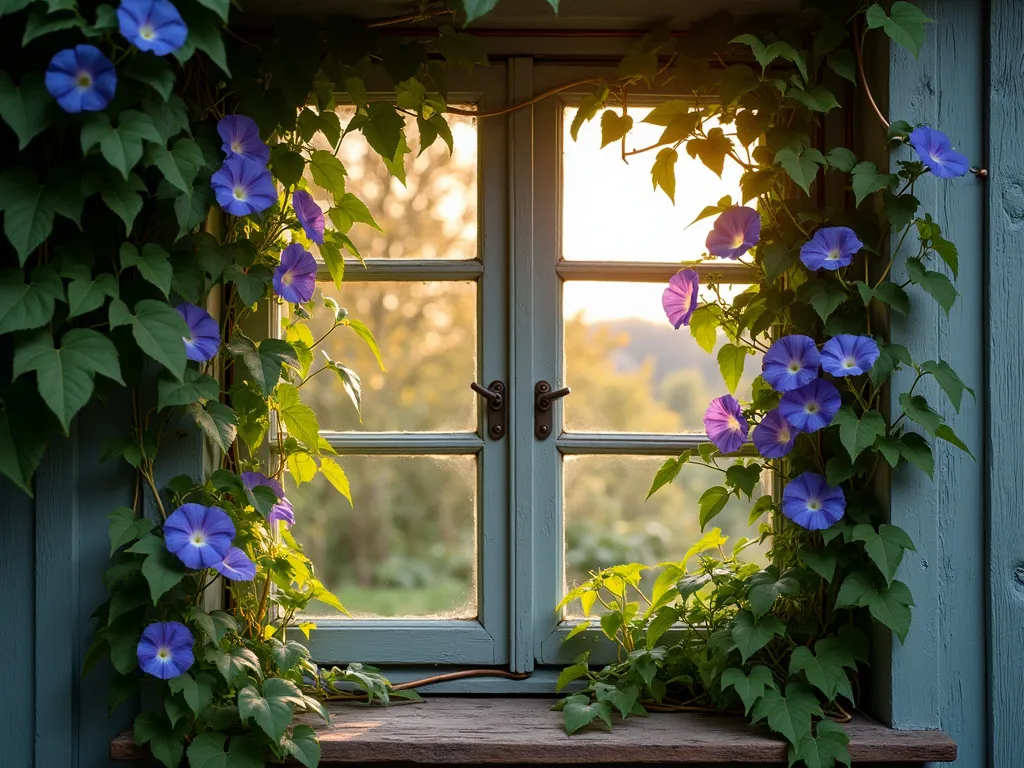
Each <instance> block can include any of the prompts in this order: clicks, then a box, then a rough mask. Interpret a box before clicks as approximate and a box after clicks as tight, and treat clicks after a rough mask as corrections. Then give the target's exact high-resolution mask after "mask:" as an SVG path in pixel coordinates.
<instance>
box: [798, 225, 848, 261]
mask: <svg viewBox="0 0 1024 768" xmlns="http://www.w3.org/2000/svg"><path fill="white" fill-rule="evenodd" d="M863 247H864V243H862V242H861V241H860V238H859V237H857V233H856V232H854V231H853V230H852V229H850V228H849V227H823V228H822V229H819V230H818V231H817V232H815V233H814V237H812V238H811V239H810V240H809V241H807V242H806V243H804V245H803V247H802V248H800V261H802V262H803V263H804V266H806V267H807V268H808V269H811V270H815V269H828V270H832V271H835V270H837V269H840V268H841V267H845V266H848V265H849V263H850V262H851V261H853V257H854V255H855V254H856V253H857V252H858V251H860V249H861V248H863Z"/></svg>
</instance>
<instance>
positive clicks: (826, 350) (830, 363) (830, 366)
mask: <svg viewBox="0 0 1024 768" xmlns="http://www.w3.org/2000/svg"><path fill="white" fill-rule="evenodd" d="M878 354H879V352H878V345H877V344H875V340H874V339H872V338H871V337H870V336H854V335H852V334H849V333H841V334H839V335H838V336H833V337H832V338H831V339H829V340H828V341H826V342H825V346H824V347H822V348H821V367H822V368H824V369H825V370H826V371H828V372H829V373H831V374H832V375H833V376H860V375H861V374H862V373H867V372H868V371H870V370H871V366H873V365H874V364H875V361H876V360H877V359H878Z"/></svg>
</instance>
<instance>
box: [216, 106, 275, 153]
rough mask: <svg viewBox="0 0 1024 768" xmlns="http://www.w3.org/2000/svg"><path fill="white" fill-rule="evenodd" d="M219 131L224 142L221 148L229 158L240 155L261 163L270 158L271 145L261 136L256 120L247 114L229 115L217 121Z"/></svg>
mask: <svg viewBox="0 0 1024 768" xmlns="http://www.w3.org/2000/svg"><path fill="white" fill-rule="evenodd" d="M217 133H219V134H220V138H221V140H222V141H223V142H224V143H223V144H222V145H221V149H223V150H224V154H226V155H227V156H228V157H229V158H230V157H232V156H234V155H240V156H242V157H244V158H245V159H246V160H252V161H253V162H256V163H259V164H260V165H266V164H267V161H268V160H270V147H268V146H267V145H266V143H265V142H264V141H263V139H261V138H260V129H259V126H257V125H256V121H255V120H253V119H252V118H251V117H246V116H245V115H228V116H227V117H222V118H221V119H220V121H219V122H218V123H217Z"/></svg>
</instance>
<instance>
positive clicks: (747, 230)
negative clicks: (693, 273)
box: [704, 205, 761, 259]
mask: <svg viewBox="0 0 1024 768" xmlns="http://www.w3.org/2000/svg"><path fill="white" fill-rule="evenodd" d="M760 239H761V214H759V213H758V212H757V211H755V210H754V209H753V208H748V207H747V206H745V205H744V206H741V205H737V206H733V207H732V208H730V209H729V210H727V211H725V212H724V213H723V214H721V215H720V216H719V217H718V218H717V219H715V226H714V228H713V229H712V230H711V231H710V232H709V233H708V239H707V240H706V241H705V242H704V245H705V246H706V247H707V249H708V253H710V254H711V255H712V256H718V257H719V258H723V259H738V258H739V257H740V256H742V255H743V254H744V253H746V252H747V251H749V250H750V249H751V248H753V247H754V246H755V245H757V241H758V240H760Z"/></svg>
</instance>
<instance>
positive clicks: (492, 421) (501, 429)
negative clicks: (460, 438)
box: [469, 380, 506, 440]
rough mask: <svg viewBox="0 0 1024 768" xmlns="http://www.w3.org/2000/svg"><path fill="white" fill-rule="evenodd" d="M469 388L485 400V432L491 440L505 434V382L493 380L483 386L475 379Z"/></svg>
mask: <svg viewBox="0 0 1024 768" xmlns="http://www.w3.org/2000/svg"><path fill="white" fill-rule="evenodd" d="M469 388H470V389H472V390H473V391H474V392H476V393H477V394H478V395H480V396H481V397H482V398H484V399H485V400H486V401H487V434H489V435H490V436H491V439H492V440H501V438H503V437H504V436H505V419H506V416H505V413H506V411H505V384H504V382H502V381H499V380H495V381H492V382H491V383H490V386H487V387H483V386H480V385H479V384H477V383H476V382H475V381H474V382H473V383H472V384H470V385H469Z"/></svg>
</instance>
